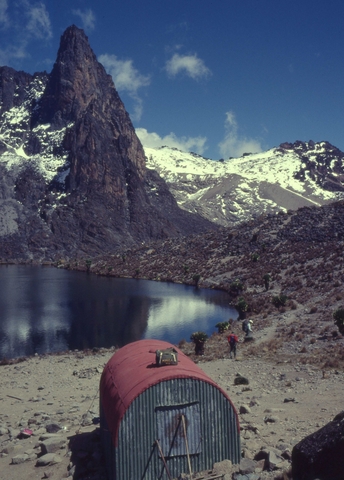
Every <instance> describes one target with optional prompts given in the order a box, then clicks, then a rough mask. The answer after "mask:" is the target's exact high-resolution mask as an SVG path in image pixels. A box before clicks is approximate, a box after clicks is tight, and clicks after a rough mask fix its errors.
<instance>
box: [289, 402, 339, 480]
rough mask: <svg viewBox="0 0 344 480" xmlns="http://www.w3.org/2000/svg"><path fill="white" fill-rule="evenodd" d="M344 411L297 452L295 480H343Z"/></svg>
mask: <svg viewBox="0 0 344 480" xmlns="http://www.w3.org/2000/svg"><path fill="white" fill-rule="evenodd" d="M343 452H344V411H343V412H341V413H339V414H338V415H336V417H335V418H334V419H333V420H332V422H329V423H328V424H327V425H325V426H324V427H323V428H321V429H320V430H318V431H317V432H315V433H313V434H311V435H308V437H306V438H304V439H303V440H301V442H299V443H298V444H297V445H295V447H294V448H293V452H292V466H293V479H294V480H317V479H321V480H341V479H342V478H343V475H344V456H343Z"/></svg>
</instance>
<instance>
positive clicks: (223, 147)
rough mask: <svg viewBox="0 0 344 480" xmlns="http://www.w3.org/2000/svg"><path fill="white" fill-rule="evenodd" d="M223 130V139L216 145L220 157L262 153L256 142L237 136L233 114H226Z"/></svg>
mask: <svg viewBox="0 0 344 480" xmlns="http://www.w3.org/2000/svg"><path fill="white" fill-rule="evenodd" d="M225 130H226V134H225V138H224V139H223V140H222V141H221V142H220V143H219V145H218V146H219V149H220V154H221V156H222V157H224V158H228V157H240V156H241V155H242V154H243V153H258V152H261V151H262V147H261V145H260V142H259V141H258V140H255V139H252V138H246V137H240V136H239V135H238V124H237V121H236V118H235V114H234V113H233V112H230V111H229V112H226V121H225Z"/></svg>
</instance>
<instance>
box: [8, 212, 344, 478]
mask: <svg viewBox="0 0 344 480" xmlns="http://www.w3.org/2000/svg"><path fill="white" fill-rule="evenodd" d="M343 209H344V203H343V202H338V203H335V204H331V205H326V206H323V207H311V208H309V207H305V208H302V209H300V210H298V211H297V212H291V211H290V212H288V213H280V214H277V215H275V214H271V215H265V216H262V217H261V218H259V219H256V220H254V221H251V222H248V223H246V224H242V225H240V226H239V227H237V228H236V229H227V228H223V229H221V230H219V231H217V232H208V233H205V234H203V235H194V236H189V237H185V238H184V239H183V241H182V242H180V241H178V240H177V239H167V240H163V241H160V242H153V243H149V244H144V245H141V246H140V247H136V248H130V249H123V250H122V251H121V252H117V253H114V254H113V255H110V256H109V255H108V256H101V257H94V258H92V259H90V260H89V262H88V263H87V262H85V261H80V260H77V259H76V260H69V261H68V262H67V261H60V262H58V264H57V266H59V267H60V268H76V269H80V270H84V271H87V270H89V271H91V272H93V273H94V274H100V275H115V276H126V277H130V276H133V277H135V276H136V277H137V276H140V277H142V278H149V279H154V280H156V281H162V280H165V281H167V280H169V281H175V282H185V283H189V284H196V283H198V285H199V287H207V288H221V289H224V290H226V291H227V292H228V294H229V299H230V300H231V301H232V302H233V304H236V302H237V301H238V299H239V298H240V297H243V298H244V299H245V300H246V302H247V304H248V310H247V312H246V314H247V316H248V317H249V318H251V319H252V320H253V322H254V324H253V335H254V341H251V342H246V341H244V335H243V332H242V331H241V325H240V322H238V323H237V322H232V327H233V328H234V331H235V332H236V333H237V334H238V336H239V338H240V342H239V346H238V354H237V359H236V360H231V359H230V358H229V353H228V346H227V340H226V332H225V333H222V334H219V333H217V332H216V331H215V330H216V329H215V328H214V334H213V335H212V336H211V337H210V338H209V339H208V341H207V342H206V345H205V353H204V356H196V355H195V354H194V345H193V344H192V343H189V342H188V340H189V339H184V340H183V339H181V341H180V343H179V347H180V348H181V349H182V350H183V351H184V352H185V353H186V354H187V355H190V357H191V358H193V359H194V361H195V362H197V363H198V364H199V366H200V367H201V368H202V369H204V371H205V372H206V373H207V374H208V375H209V376H211V378H213V379H214V380H215V381H216V382H217V383H218V384H219V385H220V386H221V387H222V388H224V389H225V390H226V391H228V394H229V395H230V397H231V398H232V400H233V402H234V405H235V406H236V408H237V410H238V412H239V416H240V423H241V429H242V433H241V440H242V454H243V460H242V462H241V464H240V466H231V465H229V464H228V463H226V462H224V463H223V464H222V465H216V466H214V470H213V472H222V473H223V474H224V478H225V479H226V480H228V479H230V480H232V478H235V477H233V474H234V473H235V472H236V473H238V475H243V478H245V480H246V477H245V476H244V475H246V474H247V475H251V477H247V478H250V479H255V480H258V479H261V480H268V479H270V480H272V479H278V480H282V479H283V480H286V479H288V478H291V474H290V468H291V452H292V448H293V446H294V445H295V444H296V443H297V442H299V441H300V440H302V439H303V438H304V437H305V436H306V435H308V434H310V433H312V432H314V431H316V430H318V429H319V428H321V427H323V426H324V425H326V424H327V423H328V422H330V421H331V420H332V419H333V418H334V416H335V415H336V414H337V413H339V412H340V411H341V410H342V404H341V400H342V398H343V385H344V383H343V375H344V373H343V372H344V368H343V367H344V355H343V351H344V350H343V347H344V339H343V337H342V335H341V334H340V333H339V331H338V328H337V327H336V325H335V324H334V319H333V312H334V311H335V310H336V309H337V308H339V307H341V306H343V287H342V285H343V279H344V271H343V235H344V220H343V219H344V215H343V213H344V212H343ZM266 273H268V274H269V275H270V277H271V278H270V281H269V285H268V288H266V285H265V282H264V280H263V276H264V275H265V274H266ZM198 275H199V276H198ZM112 353H113V351H107V350H95V351H94V352H67V353H64V354H61V355H55V356H54V355H52V356H49V355H47V356H35V357H33V358H30V359H26V360H24V361H21V362H18V363H13V364H9V365H2V366H0V369H1V380H0V385H1V389H0V392H1V394H0V398H1V403H2V412H1V415H0V432H1V435H0V452H2V453H1V457H0V472H1V473H0V479H1V480H2V479H4V480H5V479H6V480H12V479H13V480H14V479H16V480H22V479H23V480H24V479H26V478H28V473H29V477H30V478H57V479H60V478H61V479H62V478H66V477H68V476H69V477H71V478H80V479H85V480H86V479H94V480H96V479H97V480H100V479H104V478H105V476H104V475H105V473H104V470H103V461H102V457H101V455H102V452H101V449H100V444H99V429H98V426H97V418H98V416H99V411H98V386H99V380H100V375H101V372H102V369H103V367H104V365H105V363H106V362H107V360H108V359H109V358H110V356H111V355H112ZM3 363H6V362H3ZM238 374H240V375H242V376H244V377H246V378H247V380H248V382H249V383H248V384H245V385H240V384H239V385H236V384H235V381H236V380H235V379H236V378H237V375H238ZM24 428H29V429H30V430H32V432H33V434H32V435H31V436H29V437H28V438H23V437H21V436H20V431H21V430H22V429H24ZM18 435H19V437H20V438H18ZM240 472H241V473H240ZM238 478H239V479H240V476H239V477H238Z"/></svg>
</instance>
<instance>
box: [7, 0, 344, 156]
mask: <svg viewBox="0 0 344 480" xmlns="http://www.w3.org/2000/svg"><path fill="white" fill-rule="evenodd" d="M343 19H344V2H343V1H342V0H121V1H115V0H42V1H34V0H0V65H8V66H11V67H13V68H15V69H17V70H24V71H26V72H30V73H34V72H35V71H43V70H46V71H48V72H50V71H51V69H52V66H53V63H54V61H55V59H56V54H57V50H58V46H59V42H60V36H61V35H62V33H63V31H64V30H65V29H66V28H67V27H68V26H69V25H71V24H75V25H77V26H78V27H80V28H83V29H84V30H85V32H86V34H87V36H88V38H89V41H90V44H91V47H92V48H93V50H94V52H95V54H96V55H97V57H98V59H99V61H101V63H103V65H104V66H105V68H106V70H107V71H108V72H109V73H111V74H112V76H113V79H114V82H115V86H116V88H117V90H118V92H119V94H120V96H121V98H122V100H123V102H124V104H125V106H126V109H127V111H128V112H129V114H130V116H131V119H132V121H133V124H134V126H135V128H136V130H137V133H138V135H139V137H140V139H141V141H142V143H143V145H146V146H160V145H170V146H175V147H178V148H180V149H182V150H188V151H194V152H197V153H200V154H202V155H204V156H205V157H209V158H212V159H218V158H228V157H230V156H240V155H241V154H242V153H244V152H258V151H263V150H267V149H269V148H272V147H274V146H277V145H279V144H280V143H282V142H286V141H288V142H294V141H296V140H303V141H308V140H310V139H312V140H314V141H322V140H328V141H329V142H331V143H332V144H334V145H336V146H337V147H338V148H340V149H341V150H344V136H343V133H344V94H343V83H344V82H343V73H344V53H343V47H344V28H343Z"/></svg>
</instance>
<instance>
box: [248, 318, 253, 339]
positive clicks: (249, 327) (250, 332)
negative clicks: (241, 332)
mask: <svg viewBox="0 0 344 480" xmlns="http://www.w3.org/2000/svg"><path fill="white" fill-rule="evenodd" d="M252 325H253V322H252V320H249V321H248V323H247V333H246V336H247V337H248V336H249V335H251V334H252Z"/></svg>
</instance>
